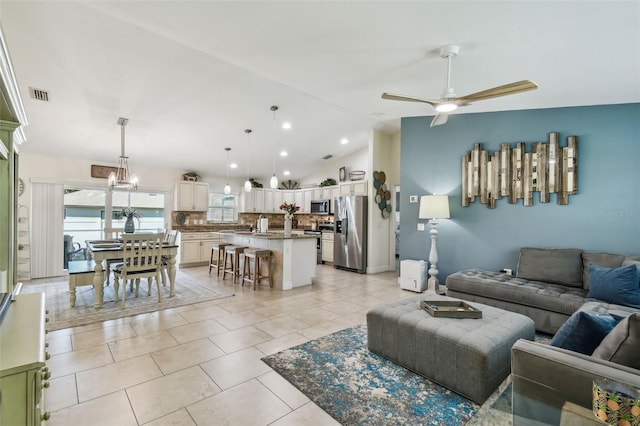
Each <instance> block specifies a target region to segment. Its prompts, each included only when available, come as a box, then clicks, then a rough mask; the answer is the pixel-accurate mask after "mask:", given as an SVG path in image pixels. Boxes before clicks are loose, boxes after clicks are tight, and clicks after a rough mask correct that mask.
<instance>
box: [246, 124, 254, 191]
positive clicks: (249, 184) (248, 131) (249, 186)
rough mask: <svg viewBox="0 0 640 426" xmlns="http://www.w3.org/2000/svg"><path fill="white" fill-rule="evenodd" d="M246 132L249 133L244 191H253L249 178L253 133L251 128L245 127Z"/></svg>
mask: <svg viewBox="0 0 640 426" xmlns="http://www.w3.org/2000/svg"><path fill="white" fill-rule="evenodd" d="M244 132H245V133H246V134H247V152H248V154H247V180H246V181H244V192H251V186H252V185H251V181H250V180H249V159H250V158H251V145H250V144H249V135H250V134H251V129H245V130H244Z"/></svg>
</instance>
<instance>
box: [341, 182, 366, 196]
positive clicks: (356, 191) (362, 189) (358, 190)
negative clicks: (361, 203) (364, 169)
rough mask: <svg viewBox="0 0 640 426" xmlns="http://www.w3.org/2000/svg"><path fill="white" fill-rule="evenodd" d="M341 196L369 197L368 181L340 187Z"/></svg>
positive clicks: (344, 184) (347, 183)
mask: <svg viewBox="0 0 640 426" xmlns="http://www.w3.org/2000/svg"><path fill="white" fill-rule="evenodd" d="M338 186H339V187H340V195H367V190H368V184H367V181H366V180H356V181H351V182H346V183H341V184H340V185H338Z"/></svg>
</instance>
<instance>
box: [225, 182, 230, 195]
mask: <svg viewBox="0 0 640 426" xmlns="http://www.w3.org/2000/svg"><path fill="white" fill-rule="evenodd" d="M224 193H225V194H226V195H229V194H231V186H229V184H228V183H227V184H226V185H225V186H224Z"/></svg>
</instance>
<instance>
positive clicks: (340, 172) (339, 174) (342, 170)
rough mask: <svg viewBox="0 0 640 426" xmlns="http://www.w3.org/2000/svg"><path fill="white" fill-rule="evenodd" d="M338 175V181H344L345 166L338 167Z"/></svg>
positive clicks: (345, 178) (345, 174) (345, 176)
mask: <svg viewBox="0 0 640 426" xmlns="http://www.w3.org/2000/svg"><path fill="white" fill-rule="evenodd" d="M338 177H339V178H340V182H344V181H345V180H347V168H346V167H340V170H338Z"/></svg>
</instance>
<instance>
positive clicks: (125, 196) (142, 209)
mask: <svg viewBox="0 0 640 426" xmlns="http://www.w3.org/2000/svg"><path fill="white" fill-rule="evenodd" d="M112 194H113V201H112V202H113V215H112V217H111V220H112V224H111V226H112V227H113V228H124V223H125V221H126V218H123V217H122V209H123V208H125V207H131V208H134V209H136V210H137V211H138V212H139V213H140V217H139V218H137V219H134V222H135V226H136V231H139V232H157V231H158V230H159V229H165V223H164V194H163V193H155V192H143V191H135V192H125V191H113V193H112Z"/></svg>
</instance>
